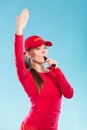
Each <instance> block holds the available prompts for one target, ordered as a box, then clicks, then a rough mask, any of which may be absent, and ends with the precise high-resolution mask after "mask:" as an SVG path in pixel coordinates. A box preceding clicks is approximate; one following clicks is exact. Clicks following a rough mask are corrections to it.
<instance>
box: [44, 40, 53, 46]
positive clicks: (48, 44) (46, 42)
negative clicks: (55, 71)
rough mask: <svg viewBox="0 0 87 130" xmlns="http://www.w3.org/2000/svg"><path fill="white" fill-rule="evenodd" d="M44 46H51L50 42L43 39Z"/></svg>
mask: <svg viewBox="0 0 87 130" xmlns="http://www.w3.org/2000/svg"><path fill="white" fill-rule="evenodd" d="M44 44H45V45H46V46H52V42H50V41H45V43H44Z"/></svg>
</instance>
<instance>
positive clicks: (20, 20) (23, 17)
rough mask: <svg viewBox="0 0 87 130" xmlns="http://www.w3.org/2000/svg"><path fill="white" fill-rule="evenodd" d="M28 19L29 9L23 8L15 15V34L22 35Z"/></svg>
mask: <svg viewBox="0 0 87 130" xmlns="http://www.w3.org/2000/svg"><path fill="white" fill-rule="evenodd" d="M28 19H29V11H28V10H27V9H23V11H22V13H21V14H20V16H17V17H16V20H17V25H16V34H17V35H22V33H23V30H24V28H25V27H26V24H27V21H28Z"/></svg>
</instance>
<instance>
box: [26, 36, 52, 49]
mask: <svg viewBox="0 0 87 130" xmlns="http://www.w3.org/2000/svg"><path fill="white" fill-rule="evenodd" d="M42 44H45V45H46V46H52V43H51V42H50V41H45V40H44V39H43V38H41V37H39V36H36V35H33V36H30V37H28V38H27V39H26V40H25V43H24V47H25V51H27V50H29V49H30V48H37V47H39V46H41V45H42Z"/></svg>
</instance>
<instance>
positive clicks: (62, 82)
mask: <svg viewBox="0 0 87 130" xmlns="http://www.w3.org/2000/svg"><path fill="white" fill-rule="evenodd" d="M54 73H55V75H56V77H57V81H58V84H59V86H60V89H61V91H62V94H63V95H64V97H66V98H72V97H73V94H74V90H73V88H72V86H71V85H70V83H69V82H68V81H67V79H66V77H65V75H64V74H63V72H62V71H61V70H60V68H59V67H58V68H56V69H54Z"/></svg>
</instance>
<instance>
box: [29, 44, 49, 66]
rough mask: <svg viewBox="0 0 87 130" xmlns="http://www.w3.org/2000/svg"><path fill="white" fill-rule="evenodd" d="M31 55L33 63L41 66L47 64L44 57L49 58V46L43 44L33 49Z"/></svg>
mask: <svg viewBox="0 0 87 130" xmlns="http://www.w3.org/2000/svg"><path fill="white" fill-rule="evenodd" d="M29 55H30V56H31V58H32V60H33V62H36V63H39V64H41V63H44V62H45V59H44V56H47V46H46V45H45V44H43V45H41V46H39V47H37V48H34V49H31V50H30V51H29Z"/></svg>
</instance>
